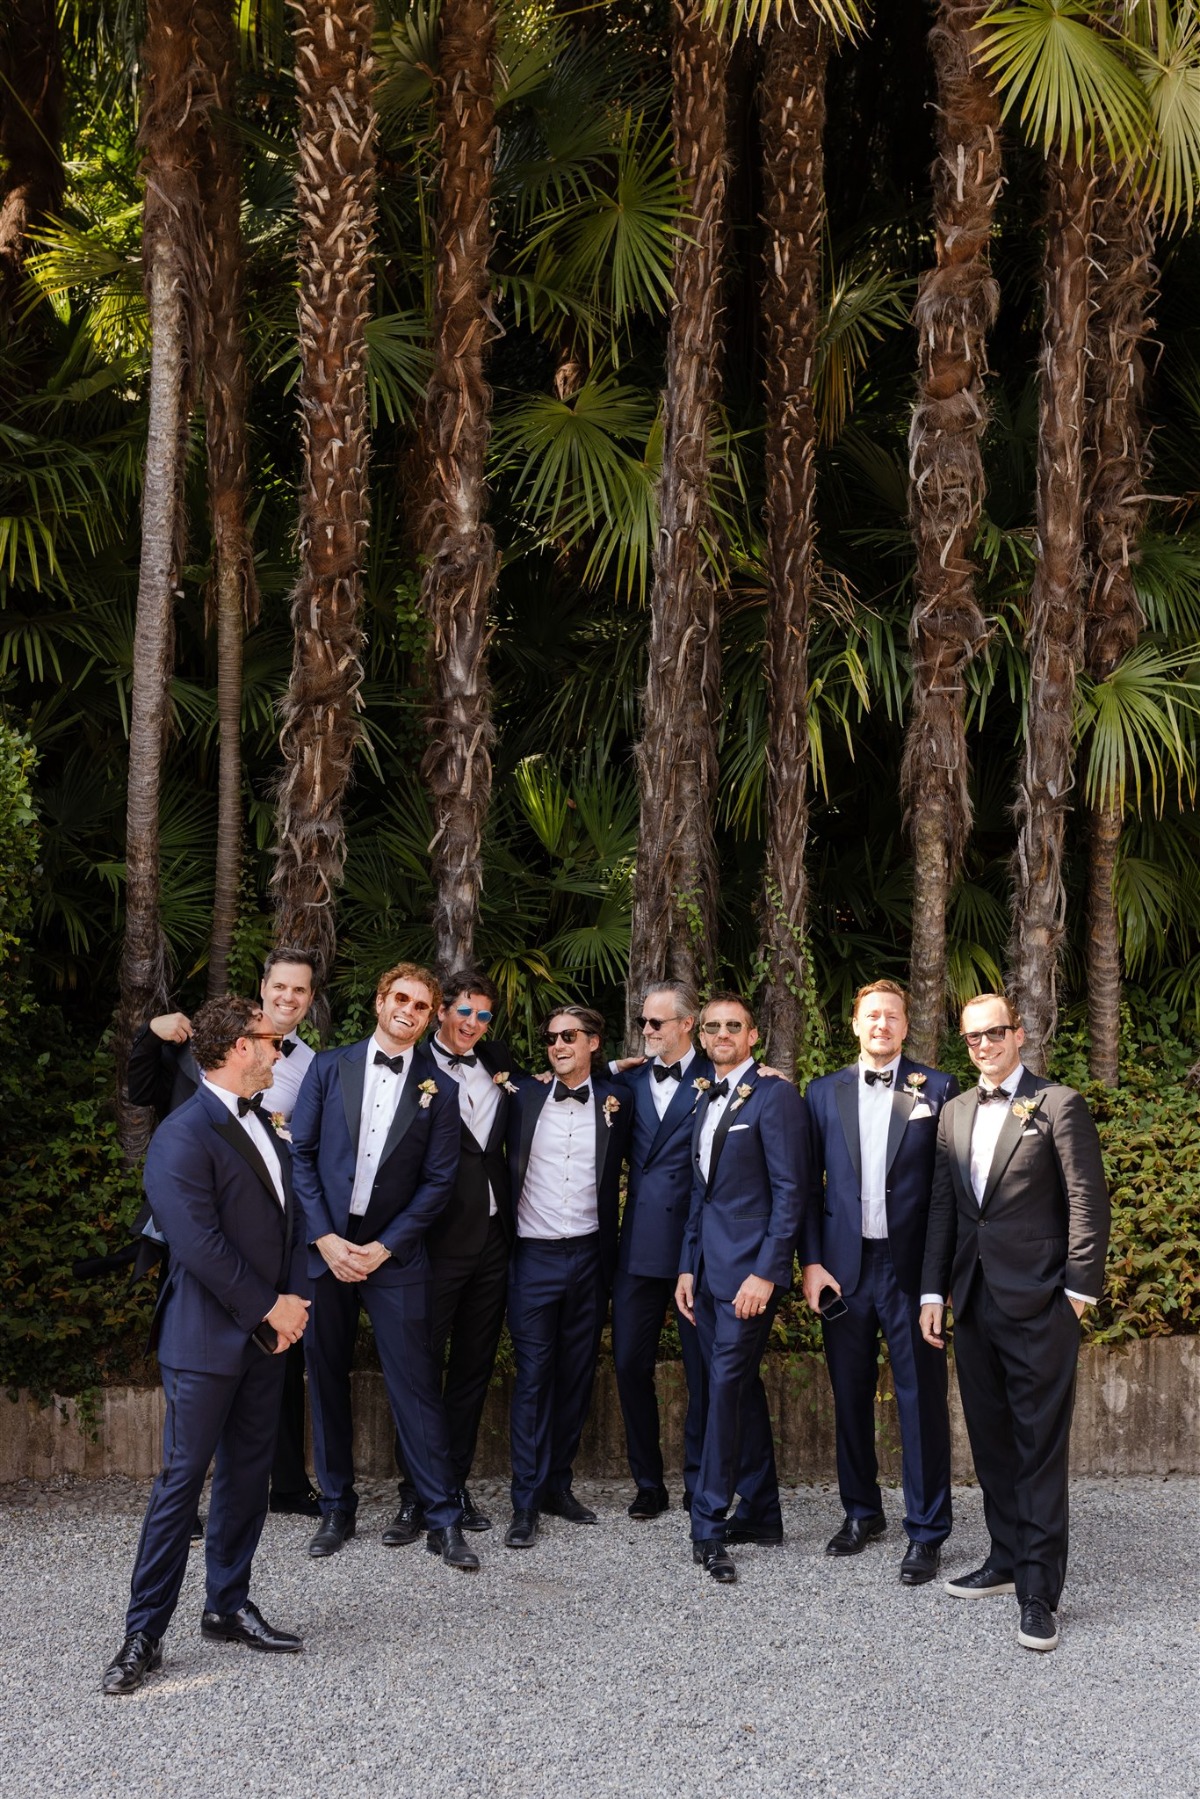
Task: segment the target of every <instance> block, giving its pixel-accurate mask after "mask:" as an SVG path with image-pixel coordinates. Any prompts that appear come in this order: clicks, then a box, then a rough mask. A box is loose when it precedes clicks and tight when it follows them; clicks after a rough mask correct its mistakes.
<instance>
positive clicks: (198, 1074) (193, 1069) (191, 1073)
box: [179, 1043, 204, 1087]
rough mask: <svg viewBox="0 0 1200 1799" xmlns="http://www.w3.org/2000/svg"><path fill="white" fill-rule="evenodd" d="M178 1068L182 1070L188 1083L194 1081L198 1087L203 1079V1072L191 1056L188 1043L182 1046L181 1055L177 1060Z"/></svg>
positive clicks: (190, 1047)
mask: <svg viewBox="0 0 1200 1799" xmlns="http://www.w3.org/2000/svg"><path fill="white" fill-rule="evenodd" d="M179 1066H180V1068H182V1070H183V1072H184V1074H186V1075H187V1077H188V1079H189V1080H190V1081H195V1083H196V1085H197V1087H198V1086H199V1085H200V1083H201V1081H202V1080H203V1079H204V1070H203V1069H202V1068H201V1066H200V1064H199V1062H197V1060H196V1058H195V1056H194V1055H193V1054H192V1046H191V1044H190V1043H185V1044H184V1046H183V1054H182V1055H181V1056H180V1058H179Z"/></svg>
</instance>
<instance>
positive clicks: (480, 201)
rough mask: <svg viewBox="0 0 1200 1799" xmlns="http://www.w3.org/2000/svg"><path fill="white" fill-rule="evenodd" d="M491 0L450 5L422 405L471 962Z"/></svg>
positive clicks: (441, 732)
mask: <svg viewBox="0 0 1200 1799" xmlns="http://www.w3.org/2000/svg"><path fill="white" fill-rule="evenodd" d="M495 31H496V18H495V5H494V0H444V4H443V6H442V26H441V42H440V53H439V58H438V74H437V100H438V121H439V128H440V132H441V144H442V170H441V184H440V193H439V224H438V245H437V270H436V288H435V297H434V364H433V372H432V374H431V376H430V381H429V388H428V392H427V395H426V406H425V433H426V439H427V442H428V445H429V450H430V453H431V458H432V465H433V483H432V502H431V505H430V508H429V512H428V527H427V528H428V536H427V538H426V544H425V557H426V563H425V577H424V583H423V590H422V592H423V599H424V603H425V606H426V608H427V609H428V613H429V620H430V626H431V635H430V664H429V669H430V687H431V695H430V711H429V733H430V736H429V744H428V747H427V749H426V752H425V756H424V759H423V762H422V772H423V774H424V776H425V780H426V782H427V783H428V786H429V792H430V797H431V799H432V802H433V816H434V824H435V832H434V838H433V842H432V843H431V844H430V846H429V847H430V857H431V861H432V872H433V879H434V884H435V889H436V896H437V897H436V900H435V904H434V917H433V928H434V943H435V946H436V954H437V958H438V960H439V961H440V962H441V963H442V964H444V965H445V966H446V967H447V968H453V967H461V966H463V964H464V963H467V962H469V961H470V959H471V955H472V951H473V947H474V940H475V927H476V924H477V922H478V917H479V895H480V891H481V888H482V885H483V866H482V841H483V827H484V823H485V820H486V818H487V811H488V802H489V800H490V798H491V791H492V757H491V746H492V742H493V740H494V737H495V732H494V729H493V726H492V717H491V685H490V682H489V680H488V670H487V646H488V640H489V638H490V636H491V627H490V625H489V622H488V620H489V611H490V607H491V600H492V594H493V591H494V589H495V585H496V574H497V566H498V565H497V558H496V549H495V543H494V540H493V537H492V532H491V529H490V527H489V526H488V525H487V524H486V522H485V518H484V514H485V510H486V505H487V487H486V483H485V472H486V461H487V446H488V438H489V436H490V434H491V405H492V396H491V390H490V388H489V387H488V385H487V382H486V380H485V379H484V372H483V369H484V354H485V350H486V347H487V343H488V340H489V338H490V336H491V335H492V332H493V329H494V326H493V315H492V311H491V305H490V300H489V293H490V288H491V275H490V273H489V268H488V262H489V257H490V255H491V247H492V232H491V219H490V210H491V197H492V169H493V164H494V160H495V153H496V114H495V101H494V95H493V88H494V80H495V75H494V46H495Z"/></svg>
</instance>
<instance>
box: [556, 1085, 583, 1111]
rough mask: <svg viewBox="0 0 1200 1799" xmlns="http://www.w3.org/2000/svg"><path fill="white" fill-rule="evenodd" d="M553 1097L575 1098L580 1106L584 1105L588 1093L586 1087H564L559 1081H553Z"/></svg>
mask: <svg viewBox="0 0 1200 1799" xmlns="http://www.w3.org/2000/svg"><path fill="white" fill-rule="evenodd" d="M554 1097H555V1099H577V1100H578V1101H579V1103H580V1105H581V1106H585V1105H586V1104H587V1102H588V1098H589V1094H588V1090H587V1088H586V1087H564V1086H563V1084H562V1082H561V1081H555V1083H554Z"/></svg>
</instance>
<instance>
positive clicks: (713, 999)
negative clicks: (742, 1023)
mask: <svg viewBox="0 0 1200 1799" xmlns="http://www.w3.org/2000/svg"><path fill="white" fill-rule="evenodd" d="M711 1006H740V1007H741V1008H742V1011H743V1012H744V1013H745V1014H746V1017H747V1018H748V1019H749V1020H750V1028H751V1030H754V1031H756V1030H757V1029H758V1020H757V1019H756V1018H755V1016H754V1007H753V1006H752V1005H751V1004H750V1002H749V1000H747V999H743V997H742V995H741V994H740V993H735V992H734V991H733V988H732V987H726V988H723V989H722V990H721V991H720V992H718V993H710V994H709V996H708V998H707V999H706V1000H705V1002H704V1004H703V1005H702V1006H701V1008H700V1016H701V1018H703V1017H704V1016H705V1014H706V1013H707V1012H708V1010H709V1008H710V1007H711Z"/></svg>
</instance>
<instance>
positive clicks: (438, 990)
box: [375, 962, 442, 1012]
mask: <svg viewBox="0 0 1200 1799" xmlns="http://www.w3.org/2000/svg"><path fill="white" fill-rule="evenodd" d="M397 981H420V983H421V985H422V987H428V989H429V999H430V1004H431V1005H432V1007H433V1010H434V1011H435V1012H436V1011H437V1009H438V1007H439V1006H440V1005H441V1003H442V984H441V982H440V981H439V980H438V978H437V976H436V975H435V974H433V973H432V972H431V970H430V969H428V968H422V967H421V964H420V963H419V962H397V964H396V966H395V968H385V969H384V971H383V973H382V974H381V975H380V977H379V980H378V983H377V984H376V987H375V1004H376V1005H378V1004H379V1002H380V1001H381V1000H384V999H386V998H387V996H388V994H389V993H390V992H391V990H392V988H393V987H394V986H395V985H396V982H397Z"/></svg>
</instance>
